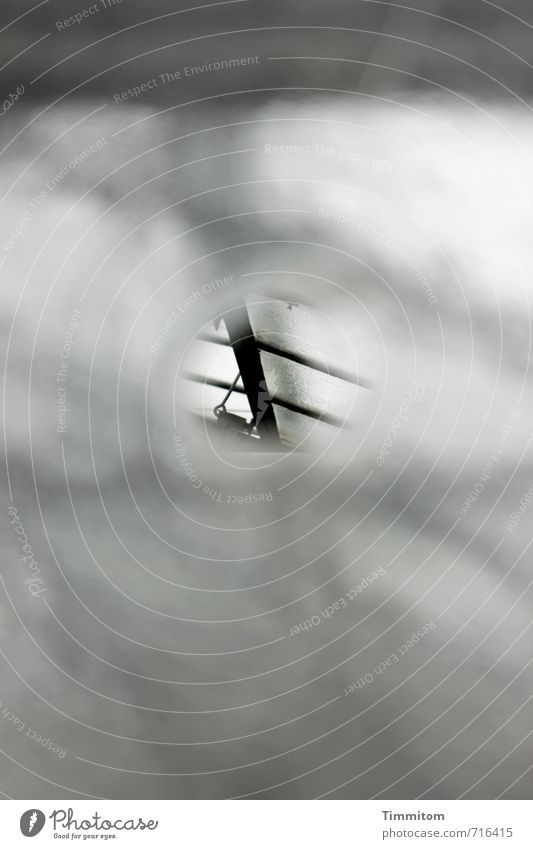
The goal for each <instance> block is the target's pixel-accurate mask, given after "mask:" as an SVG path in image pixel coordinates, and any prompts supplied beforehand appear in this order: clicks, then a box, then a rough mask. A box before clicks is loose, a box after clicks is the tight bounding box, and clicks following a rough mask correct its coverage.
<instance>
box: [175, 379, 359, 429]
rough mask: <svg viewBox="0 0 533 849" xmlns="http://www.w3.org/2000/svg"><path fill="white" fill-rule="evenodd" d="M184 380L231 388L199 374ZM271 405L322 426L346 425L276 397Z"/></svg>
mask: <svg viewBox="0 0 533 849" xmlns="http://www.w3.org/2000/svg"><path fill="white" fill-rule="evenodd" d="M184 378H185V379H186V380H192V381H194V383H204V384H206V385H207V386H215V387H216V388H217V389H225V390H226V391H227V390H228V389H229V388H230V386H231V383H228V382H227V381H225V380H218V379H216V378H212V377H203V376H202V375H201V374H194V373H193V372H188V373H186V374H184ZM233 391H234V392H240V393H242V394H244V389H241V388H240V387H239V386H237V387H236V388H235V389H234V390H233ZM272 403H273V404H276V405H277V406H278V407H283V408H284V409H285V410H290V411H291V413H298V414H299V415H301V416H308V417H309V418H311V419H317V420H319V421H321V422H324V424H329V425H332V426H333V427H344V426H345V424H346V423H345V421H344V419H341V418H339V417H338V416H332V415H330V414H329V413H322V412H320V411H319V410H312V409H309V408H307V407H299V406H298V405H297V404H293V403H292V402H291V401H287V400H285V399H284V398H278V397H277V396H274V397H273V398H272Z"/></svg>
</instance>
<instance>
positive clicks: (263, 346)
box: [198, 332, 372, 389]
mask: <svg viewBox="0 0 533 849" xmlns="http://www.w3.org/2000/svg"><path fill="white" fill-rule="evenodd" d="M198 338H199V339H201V340H202V342H211V343H212V344H214V345H224V346H225V347H229V342H227V341H226V340H225V339H221V338H220V337H218V336H215V335H214V334H212V333H207V332H206V333H202V334H201V335H200V336H199V337H198ZM255 344H256V346H257V348H258V350H259V351H264V352H265V353H266V354H274V356H276V357H282V358H283V359H285V360H289V361H290V362H293V363H298V365H301V366H307V368H310V369H313V370H314V371H319V372H321V373H322V374H327V375H328V376H329V377H335V378H337V379H338V380H344V381H345V382H346V383H352V384H353V385H354V386H360V387H361V388H362V389H371V388H372V386H371V384H370V383H369V381H367V380H365V379H364V378H362V377H358V376H357V375H353V374H350V373H349V372H347V371H344V370H342V369H338V368H330V369H328V368H326V367H325V366H324V365H323V364H322V363H321V362H319V361H318V360H314V359H312V358H311V357H303V356H302V355H301V354H295V353H293V352H292V351H285V350H283V349H282V348H276V347H274V346H273V345H268V344H267V343H266V342H260V341H259V340H258V339H256V340H255Z"/></svg>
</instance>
